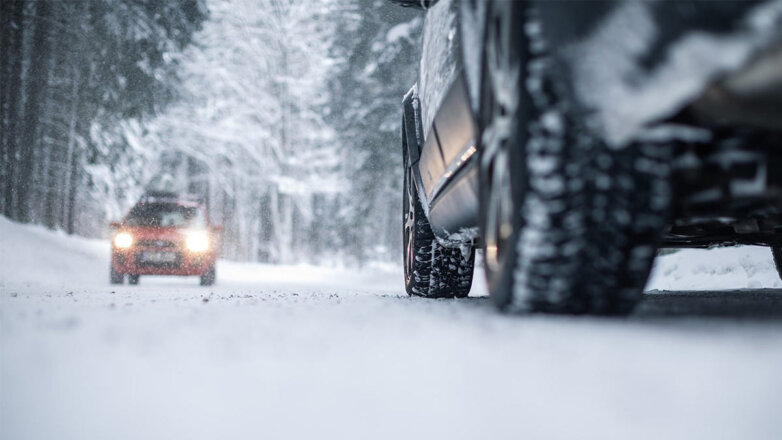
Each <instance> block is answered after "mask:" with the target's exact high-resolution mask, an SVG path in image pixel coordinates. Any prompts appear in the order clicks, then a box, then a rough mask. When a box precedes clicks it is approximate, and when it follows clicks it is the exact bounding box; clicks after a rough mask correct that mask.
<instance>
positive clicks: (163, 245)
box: [110, 194, 222, 286]
mask: <svg viewBox="0 0 782 440" xmlns="http://www.w3.org/2000/svg"><path fill="white" fill-rule="evenodd" d="M111 227H112V228H113V229H114V234H113V237H112V240H111V273H110V281H111V284H122V283H123V282H124V280H125V275H126V274H127V275H128V283H129V284H138V281H139V277H140V276H141V275H182V276H194V275H195V276H199V277H201V285H202V286H210V285H212V284H214V282H215V278H216V271H215V261H216V260H217V257H218V255H219V246H218V245H219V239H220V232H221V231H222V228H221V227H218V226H211V225H210V224H209V217H208V215H207V213H206V209H205V208H204V206H203V205H201V204H200V203H198V202H194V201H189V200H182V199H180V198H178V197H176V195H173V194H162V195H161V194H154V195H146V196H144V197H142V198H141V200H140V201H139V202H138V203H137V204H136V206H134V207H133V209H131V210H130V212H129V213H128V215H127V216H125V218H124V219H123V220H122V222H119V223H117V222H114V223H112V224H111Z"/></svg>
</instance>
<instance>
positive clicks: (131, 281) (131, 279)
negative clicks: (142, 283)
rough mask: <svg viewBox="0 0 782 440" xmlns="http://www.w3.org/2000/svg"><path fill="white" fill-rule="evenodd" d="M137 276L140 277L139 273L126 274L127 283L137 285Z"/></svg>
mask: <svg viewBox="0 0 782 440" xmlns="http://www.w3.org/2000/svg"><path fill="white" fill-rule="evenodd" d="M139 278H141V276H140V275H128V284H130V285H133V286H135V285H137V284H138V280H139Z"/></svg>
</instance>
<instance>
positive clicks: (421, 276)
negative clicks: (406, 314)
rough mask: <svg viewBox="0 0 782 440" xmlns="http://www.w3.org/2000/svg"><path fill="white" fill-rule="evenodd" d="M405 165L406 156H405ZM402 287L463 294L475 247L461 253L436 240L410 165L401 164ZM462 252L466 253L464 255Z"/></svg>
mask: <svg viewBox="0 0 782 440" xmlns="http://www.w3.org/2000/svg"><path fill="white" fill-rule="evenodd" d="M405 165H407V158H405ZM403 221H404V233H403V244H404V248H403V252H404V255H403V258H404V267H405V290H406V291H407V293H408V295H413V296H423V297H426V298H464V297H466V296H467V295H468V294H469V293H470V287H471V285H472V274H473V267H474V266H475V251H474V250H473V249H472V248H470V250H469V252H468V253H464V254H463V253H462V251H461V249H459V248H450V247H445V246H443V245H442V244H440V242H438V241H437V238H436V237H435V235H434V233H433V232H432V227H431V225H430V224H429V220H427V218H426V214H425V213H424V210H423V207H422V206H421V202H420V199H419V197H418V192H417V191H416V186H415V179H414V178H413V169H412V167H409V166H405V178H404V194H403ZM465 254H466V255H465Z"/></svg>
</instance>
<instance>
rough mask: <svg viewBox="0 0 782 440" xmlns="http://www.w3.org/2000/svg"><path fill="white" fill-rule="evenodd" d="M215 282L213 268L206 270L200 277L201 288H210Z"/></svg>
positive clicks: (215, 276)
mask: <svg viewBox="0 0 782 440" xmlns="http://www.w3.org/2000/svg"><path fill="white" fill-rule="evenodd" d="M216 280H217V270H216V269H215V267H214V266H210V267H209V269H207V271H206V272H204V274H203V275H201V280H200V282H201V285H202V286H211V285H213V284H214V283H215V281H216Z"/></svg>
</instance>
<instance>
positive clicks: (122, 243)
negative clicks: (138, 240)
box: [114, 232, 133, 249]
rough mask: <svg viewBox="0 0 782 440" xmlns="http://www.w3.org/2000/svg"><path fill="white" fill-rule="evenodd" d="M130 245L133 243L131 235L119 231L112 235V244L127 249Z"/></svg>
mask: <svg viewBox="0 0 782 440" xmlns="http://www.w3.org/2000/svg"><path fill="white" fill-rule="evenodd" d="M132 245H133V236H132V235H130V234H128V233H127V232H120V233H119V234H117V235H115V236H114V246H116V247H118V248H121V249H127V248H129V247H130V246H132Z"/></svg>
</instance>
